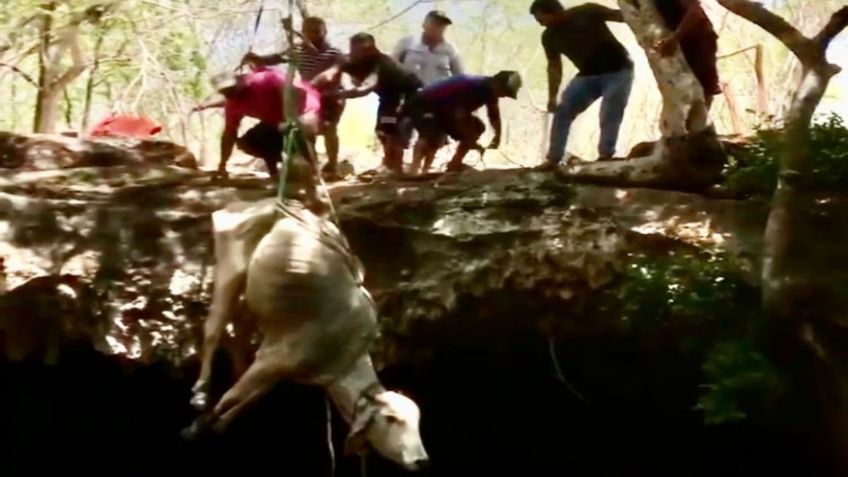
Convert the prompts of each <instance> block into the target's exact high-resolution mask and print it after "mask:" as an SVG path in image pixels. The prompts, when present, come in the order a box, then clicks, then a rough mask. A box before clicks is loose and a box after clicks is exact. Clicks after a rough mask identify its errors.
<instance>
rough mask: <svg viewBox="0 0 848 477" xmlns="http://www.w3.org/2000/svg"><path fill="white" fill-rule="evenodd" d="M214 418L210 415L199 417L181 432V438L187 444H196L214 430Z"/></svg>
mask: <svg viewBox="0 0 848 477" xmlns="http://www.w3.org/2000/svg"><path fill="white" fill-rule="evenodd" d="M212 421H213V420H212V418H211V417H210V416H208V415H203V416H200V417H198V418H197V419H195V420H194V422H192V423H191V425H190V426H188V427H186V428H185V429H183V430H182V431H180V437H182V438H183V440H184V441H186V442H196V441H197V440H198V439H200V438H201V437H203V436H205V435H207V434H209V433H210V431H211V430H212Z"/></svg>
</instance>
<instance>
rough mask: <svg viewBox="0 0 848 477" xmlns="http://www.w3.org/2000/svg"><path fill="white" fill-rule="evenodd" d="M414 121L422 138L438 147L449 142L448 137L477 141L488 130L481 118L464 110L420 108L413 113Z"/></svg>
mask: <svg viewBox="0 0 848 477" xmlns="http://www.w3.org/2000/svg"><path fill="white" fill-rule="evenodd" d="M412 121H413V125H414V127H415V129H416V130H417V131H418V134H420V135H421V138H422V139H424V140H426V141H427V142H428V143H430V145H432V146H436V147H441V146H444V145H445V144H447V138H448V137H450V138H451V139H453V140H455V141H459V142H462V141H463V139H465V140H474V141H476V140H477V139H479V137H480V136H481V135H482V134H483V133H484V132H485V131H486V125H485V124H483V121H481V120H480V118H478V117H476V116H474V115H473V114H471V113H470V112H468V111H463V110H453V111H441V112H437V111H428V110H426V109H425V110H418V111H414V112H413V113H412Z"/></svg>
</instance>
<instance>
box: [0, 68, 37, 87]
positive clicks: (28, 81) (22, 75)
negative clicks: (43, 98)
mask: <svg viewBox="0 0 848 477" xmlns="http://www.w3.org/2000/svg"><path fill="white" fill-rule="evenodd" d="M0 66H2V67H4V68H9V69H10V70H12V71H14V72H15V73H17V74H18V75H20V76H21V78H23V79H25V80H26V82H27V83H29V84H31V85H33V86H35V87H36V88H38V82H36V81H35V80H34V79H32V76H30V75H28V74H26V72H24V71H23V70H21V69H20V68H18V67H17V66H15V65H10V64H7V63H0Z"/></svg>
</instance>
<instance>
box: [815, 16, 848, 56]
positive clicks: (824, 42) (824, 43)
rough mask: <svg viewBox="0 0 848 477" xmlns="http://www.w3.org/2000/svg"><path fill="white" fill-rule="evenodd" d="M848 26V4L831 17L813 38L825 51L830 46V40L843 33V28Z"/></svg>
mask: <svg viewBox="0 0 848 477" xmlns="http://www.w3.org/2000/svg"><path fill="white" fill-rule="evenodd" d="M846 28H848V6H846V7H842V8H841V9H840V10H839V11H837V12H836V13H834V14H833V16H832V17H830V21H829V22H828V23H827V25H825V27H824V28H822V31H821V32H820V33H819V34H818V35H816V37H815V38H814V39H813V41H815V42H816V43H818V45H819V47H820V48H821V49H822V50H823V51H824V50H827V47H828V46H830V42H831V41H832V40H833V39H834V38H836V35H839V34H840V33H842V30H844V29H846Z"/></svg>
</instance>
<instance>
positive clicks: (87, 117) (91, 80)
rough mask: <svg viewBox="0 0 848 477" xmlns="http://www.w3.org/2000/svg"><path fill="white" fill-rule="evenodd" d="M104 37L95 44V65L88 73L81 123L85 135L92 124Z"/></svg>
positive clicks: (100, 36)
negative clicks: (93, 99) (96, 81)
mask: <svg viewBox="0 0 848 477" xmlns="http://www.w3.org/2000/svg"><path fill="white" fill-rule="evenodd" d="M104 36H105V35H104V34H103V33H102V32H101V33H99V34H98V35H97V42H96V43H95V44H94V64H93V65H91V70H89V72H88V81H87V82H86V84H85V100H84V103H83V107H82V120H81V122H80V132H81V133H83V134H85V132H86V131H88V125H89V124H90V122H91V100H92V98H93V97H94V85H95V79H96V77H97V73H98V70H99V69H100V50H101V49H102V48H103V37H104ZM119 54H120V53H119Z"/></svg>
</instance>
